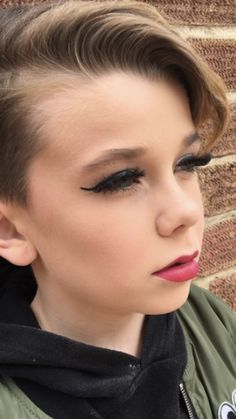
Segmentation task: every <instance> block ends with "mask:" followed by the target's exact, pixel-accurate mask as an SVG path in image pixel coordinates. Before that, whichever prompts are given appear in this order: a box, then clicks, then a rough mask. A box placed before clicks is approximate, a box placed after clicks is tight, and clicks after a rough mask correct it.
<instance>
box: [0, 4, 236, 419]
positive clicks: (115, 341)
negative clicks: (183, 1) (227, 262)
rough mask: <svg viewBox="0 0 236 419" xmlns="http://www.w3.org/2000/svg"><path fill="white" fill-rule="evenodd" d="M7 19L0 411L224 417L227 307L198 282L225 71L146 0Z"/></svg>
mask: <svg viewBox="0 0 236 419" xmlns="http://www.w3.org/2000/svg"><path fill="white" fill-rule="evenodd" d="M0 27H1V36H0V39H1V42H0V45H1V47H0V53H1V99H0V114H1V124H0V126H1V133H0V138H1V163H0V166H1V174H0V176H1V181H0V184H1V186H0V214H1V219H0V220H1V221H0V222H1V224H0V255H1V257H2V261H4V260H5V266H6V267H5V268H3V272H4V273H3V274H2V283H3V284H4V286H3V288H2V293H1V303H0V313H1V319H0V320H1V324H0V333H1V339H0V342H1V344H0V349H1V351H0V353H1V355H0V373H1V387H0V394H1V401H0V416H1V417H4V418H5V417H7V418H9V419H10V418H12V419H13V418H14V419H16V418H20V419H24V418H32V417H37V418H48V417H53V418H56V419H58V418H70V419H72V418H78V417H79V418H83V419H86V418H90V417H91V418H113V419H117V418H119V419H121V418H122V419H126V418H135V419H136V418H140V419H144V418H145V419H146V418H149V419H152V418H160V419H167V418H168V419H172V418H173V419H175V418H201V419H203V418H204V419H206V418H207V419H210V418H216V417H219V418H230V416H229V415H230V414H234V413H235V407H234V405H233V403H234V400H235V399H234V397H235V389H236V366H235V365H236V362H235V358H236V344H235V332H236V326H235V316H234V315H233V313H232V312H231V311H230V310H229V308H227V307H226V306H225V305H224V304H223V303H222V302H220V301H219V300H218V299H217V298H216V297H213V295H211V294H210V293H209V292H208V291H206V290H202V289H200V288H198V287H196V286H194V285H191V281H192V280H193V279H194V277H195V276H196V275H197V271H198V260H199V256H200V251H201V244H202V236H203V229H204V211H203V206H202V198H201V193H200V190H199V184H198V179H197V174H196V171H195V168H196V167H198V166H203V165H205V164H207V163H208V162H209V161H210V154H209V150H210V149H211V147H212V146H213V144H215V142H216V141H217V139H218V138H219V136H220V135H221V134H222V132H223V131H224V129H225V125H226V122H227V115H228V110H227V100H226V96H225V90H224V85H223V83H222V81H221V80H220V79H219V77H218V76H216V74H214V73H213V72H212V71H211V70H210V69H209V67H208V66H207V65H206V64H205V63H204V62H203V61H202V60H201V58H200V57H199V56H198V55H197V54H196V53H195V52H194V51H193V50H192V48H191V47H190V46H189V45H188V44H187V43H186V41H184V40H182V39H181V38H180V37H179V36H178V35H177V34H176V33H175V32H174V31H173V30H172V28H171V27H170V26H169V25H168V23H167V22H166V21H165V20H164V19H163V18H162V17H161V16H160V15H159V13H158V12H157V11H156V9H155V8H154V7H152V6H151V5H147V4H144V3H139V2H134V1H117V2H116V1H106V2H102V1H101V2H86V1H85V2H84V1H83V2H80V1H74V2H73V1H72V2H71V1H68V2H60V3H50V4H41V5H39V6H34V7H26V6H22V7H17V8H13V9H10V10H7V11H4V12H2V15H1V20H0ZM206 122H208V123H210V124H211V126H212V130H211V132H210V133H209V138H206V139H205V141H204V142H203V141H202V140H201V138H200V135H199V129H200V128H201V126H202V124H203V123H206ZM231 398H232V399H231Z"/></svg>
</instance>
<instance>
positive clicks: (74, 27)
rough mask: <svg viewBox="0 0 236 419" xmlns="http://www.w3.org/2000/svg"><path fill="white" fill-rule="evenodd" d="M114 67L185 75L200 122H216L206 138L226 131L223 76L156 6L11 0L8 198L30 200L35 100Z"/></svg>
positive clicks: (0, 18) (6, 28)
mask: <svg viewBox="0 0 236 419" xmlns="http://www.w3.org/2000/svg"><path fill="white" fill-rule="evenodd" d="M112 70H124V71H131V72H134V73H138V74H141V75H145V76H147V77H151V78H160V77H172V78H174V79H176V80H178V81H179V82H180V83H181V84H182V85H183V86H184V87H185V89H186V92H187V95H188V98H189V104H190V109H191V113H192V118H193V122H194V123H195V125H196V128H200V127H201V125H202V124H203V123H205V122H207V121H208V122H210V123H211V125H212V127H213V130H212V132H211V134H210V133H209V138H208V139H207V141H206V146H207V147H208V148H210V147H211V146H212V144H213V143H215V141H216V140H217V139H218V138H219V136H220V135H221V134H222V132H223V131H224V128H225V125H226V122H227V118H228V108H227V99H226V94H225V86H224V83H223V81H222V80H221V79H220V78H219V77H218V76H217V75H216V74H215V73H214V72H213V71H212V70H211V69H210V68H209V67H208V65H207V64H206V63H205V62H204V61H203V60H202V59H201V58H200V56H199V55H198V54H197V53H196V52H195V51H194V50H193V48H192V47H191V46H190V45H189V44H188V43H187V42H186V41H185V40H184V39H182V38H181V37H180V36H179V35H178V34H177V33H176V32H175V31H174V29H173V28H172V27H171V25H170V24H168V23H167V22H166V21H165V19H164V18H163V17H162V16H160V14H159V13H158V11H157V10H156V8H155V7H154V6H151V5H150V4H146V3H143V2H138V1H133V0H106V1H84V0H83V1H80V0H79V1H61V2H50V3H42V4H39V5H36V6H33V7H32V6H26V5H25V6H17V7H13V8H9V9H6V10H3V11H2V12H1V13H0V148H1V152H0V199H2V200H5V201H8V202H11V203H19V204H21V205H23V206H25V205H27V168H28V167H29V164H30V162H31V161H32V159H33V158H34V157H35V156H36V155H37V153H39V151H40V150H41V149H42V147H44V146H45V143H43V141H42V139H41V140H40V123H39V118H38V116H37V115H35V111H34V106H33V103H34V101H35V100H36V101H37V100H40V95H41V93H42V92H43V91H47V92H50V88H51V87H52V86H54V88H57V86H59V85H60V77H61V80H66V77H64V76H63V75H67V76H68V78H70V77H69V76H71V75H73V77H79V78H80V77H81V79H82V80H83V79H84V80H87V81H89V79H91V78H93V77H97V76H99V75H102V74H106V73H107V72H109V71H112ZM57 76H59V77H57ZM37 119H38V123H37Z"/></svg>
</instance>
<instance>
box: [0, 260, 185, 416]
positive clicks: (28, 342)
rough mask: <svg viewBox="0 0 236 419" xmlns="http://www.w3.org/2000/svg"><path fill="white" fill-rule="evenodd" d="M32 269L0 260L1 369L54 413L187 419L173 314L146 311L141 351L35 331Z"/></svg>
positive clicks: (181, 341)
mask: <svg viewBox="0 0 236 419" xmlns="http://www.w3.org/2000/svg"><path fill="white" fill-rule="evenodd" d="M36 290H37V285H36V282H35V278H34V275H33V272H32V270H31V268H30V267H16V266H13V265H11V264H9V263H7V262H5V261H4V260H3V259H1V258H0V374H1V375H7V376H10V377H11V378H12V379H13V380H14V381H15V382H16V384H17V385H18V386H19V387H20V388H21V390H23V392H24V393H25V394H26V395H27V396H28V397H29V398H30V399H31V400H32V401H33V402H34V403H35V404H36V405H37V406H38V407H39V408H40V409H41V410H43V411H44V412H45V413H46V414H48V415H49V416H51V417H52V418H54V419H75V418H76V419H78V418H81V419H87V418H100V419H103V418H110V419H132V418H135V419H154V418H155V419H185V418H188V415H187V414H186V408H185V404H184V402H183V400H182V396H181V393H180V391H179V384H180V382H181V381H182V375H183V371H184V367H185V365H186V357H187V355H186V348H185V343H184V336H183V332H182V329H181V326H180V324H179V322H178V319H177V316H176V313H175V312H172V313H169V314H165V315H156V316H148V315H147V316H146V317H145V321H144V329H143V343H142V351H141V357H140V358H137V357H135V356H132V355H129V354H127V353H124V352H120V351H114V350H110V349H104V348H98V347H95V346H91V345H87V344H84V343H81V342H76V341H74V340H71V339H69V338H66V337H63V336H59V335H56V334H54V333H50V332H46V331H43V330H41V329H40V327H39V324H38V322H37V320H36V318H35V316H34V313H33V311H32V310H31V307H30V304H31V302H32V300H33V298H34V295H35V293H36Z"/></svg>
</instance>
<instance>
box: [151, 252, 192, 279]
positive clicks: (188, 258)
mask: <svg viewBox="0 0 236 419" xmlns="http://www.w3.org/2000/svg"><path fill="white" fill-rule="evenodd" d="M198 253H199V252H198V250H195V252H193V253H192V255H182V256H180V257H178V258H177V259H175V260H173V261H172V262H170V263H169V264H168V265H166V266H164V268H161V269H159V270H158V271H156V272H160V271H162V270H163V269H166V268H169V266H172V265H175V263H187V262H190V261H191V260H193V259H194V258H195V257H196V256H198ZM156 272H154V273H156Z"/></svg>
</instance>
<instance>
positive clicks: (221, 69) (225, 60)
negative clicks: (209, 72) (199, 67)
mask: <svg viewBox="0 0 236 419" xmlns="http://www.w3.org/2000/svg"><path fill="white" fill-rule="evenodd" d="M189 41H190V42H191V44H192V45H193V46H194V47H195V48H196V49H197V51H199V52H200V54H201V55H202V56H203V57H204V58H205V59H206V61H207V62H208V64H209V65H210V66H211V68H213V70H214V71H215V72H216V73H218V74H219V75H220V76H221V77H222V78H223V80H224V81H225V83H226V86H227V88H228V89H229V90H233V89H236V39H235V40H234V39H189Z"/></svg>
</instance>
